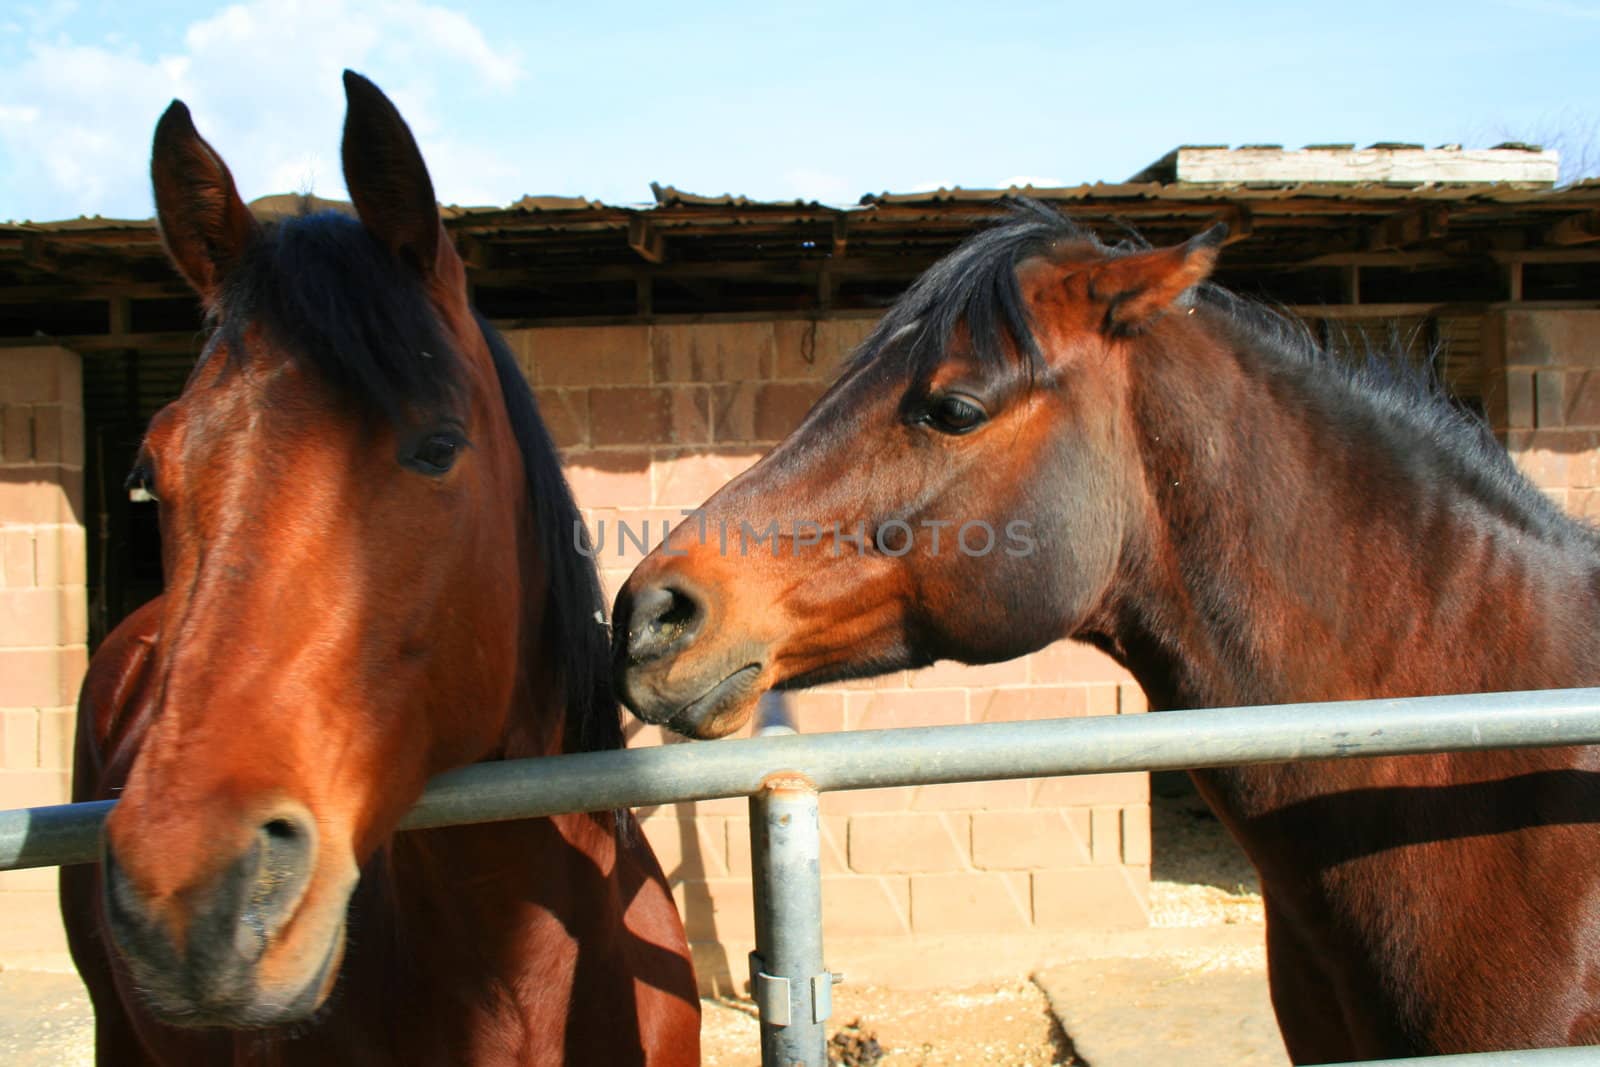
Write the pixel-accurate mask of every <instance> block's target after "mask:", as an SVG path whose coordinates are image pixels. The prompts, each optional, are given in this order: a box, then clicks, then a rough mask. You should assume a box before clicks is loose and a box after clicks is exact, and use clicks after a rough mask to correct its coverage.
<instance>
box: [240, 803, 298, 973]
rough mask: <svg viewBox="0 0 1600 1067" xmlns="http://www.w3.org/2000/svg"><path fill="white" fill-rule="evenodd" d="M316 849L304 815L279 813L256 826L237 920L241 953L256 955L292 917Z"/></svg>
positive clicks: (250, 955)
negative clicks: (252, 866)
mask: <svg viewBox="0 0 1600 1067" xmlns="http://www.w3.org/2000/svg"><path fill="white" fill-rule="evenodd" d="M316 847H317V844H316V829H315V825H314V824H313V823H312V821H311V818H310V814H309V813H307V812H289V813H283V814H279V815H278V816H277V817H275V818H272V819H268V820H267V821H266V822H264V823H262V824H261V828H260V829H259V830H258V831H257V832H256V844H255V850H254V851H255V860H256V863H255V871H254V872H253V877H251V879H250V883H249V888H248V890H247V892H246V897H245V902H244V907H243V909H242V911H241V913H240V915H239V930H238V935H237V937H238V940H237V945H238V948H239V950H240V952H241V954H243V955H245V956H247V957H255V956H259V955H260V953H261V952H262V951H263V950H264V949H265V947H266V944H267V942H268V941H270V940H271V939H272V937H273V936H274V935H276V934H277V932H278V931H279V930H281V929H282V928H283V926H284V924H286V923H287V922H288V921H289V918H290V917H291V916H292V915H293V914H294V911H295V908H296V907H297V906H298V905H299V903H300V898H301V897H302V896H303V895H304V894H305V889H306V885H307V883H309V882H310V880H311V871H312V867H313V866H314V861H315V856H316Z"/></svg>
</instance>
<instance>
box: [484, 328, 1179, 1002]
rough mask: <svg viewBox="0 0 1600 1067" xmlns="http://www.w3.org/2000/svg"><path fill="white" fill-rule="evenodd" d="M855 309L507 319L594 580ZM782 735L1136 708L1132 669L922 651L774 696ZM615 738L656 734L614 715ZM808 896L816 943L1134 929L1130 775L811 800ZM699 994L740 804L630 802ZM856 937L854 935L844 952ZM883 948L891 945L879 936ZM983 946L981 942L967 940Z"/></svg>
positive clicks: (722, 462)
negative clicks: (685, 937) (593, 554)
mask: <svg viewBox="0 0 1600 1067" xmlns="http://www.w3.org/2000/svg"><path fill="white" fill-rule="evenodd" d="M872 325H873V323H872V320H870V319H834V320H826V321H801V320H791V321H784V320H780V321H765V322H721V323H697V324H670V325H667V324H662V325H653V326H649V325H640V326H610V327H583V328H549V329H531V330H521V331H513V332H512V333H510V334H508V340H510V342H511V343H512V346H513V349H514V350H515V351H516V352H517V353H518V357H519V361H520V363H521V365H522V368H523V371H524V373H525V374H527V375H528V378H529V381H530V382H532V383H533V385H534V388H535V392H536V394H537V396H538V400H539V405H540V410H541V411H542V413H543V415H544V417H545V420H546V422H547V423H548V425H549V426H550V428H551V432H552V434H553V435H554V436H555V438H556V440H557V443H558V444H559V445H560V446H561V448H562V452H563V457H564V459H565V461H566V465H567V472H568V476H569V478H570V479H571V481H572V485H573V489H574V492H575V493H576V494H577V497H578V502H579V504H580V506H581V507H582V508H583V509H584V512H585V515H586V517H587V518H588V520H589V522H590V527H591V532H592V535H595V533H594V532H595V531H596V527H597V524H598V523H599V521H600V520H604V521H605V524H606V538H605V544H604V546H603V548H602V550H601V552H600V563H601V569H602V574H603V576H604V579H605V582H606V586H607V590H608V592H609V593H611V594H613V595H614V594H615V592H616V589H617V588H618V586H619V585H620V584H621V582H622V580H623V579H624V578H626V577H627V575H628V573H629V572H630V571H631V570H632V568H633V567H634V565H635V564H636V563H637V562H638V561H639V559H641V558H642V556H643V552H642V551H641V550H640V548H639V546H638V544H637V543H635V542H634V541H631V540H630V541H624V542H623V543H621V544H620V545H619V543H618V537H617V533H616V531H617V523H618V521H619V520H620V521H622V522H624V523H627V524H628V526H629V528H630V529H631V530H634V531H635V532H637V531H638V530H640V529H641V527H642V524H643V523H646V522H648V523H649V538H648V544H649V545H651V546H653V545H654V544H657V543H659V542H660V540H661V538H662V535H663V523H665V524H666V527H668V528H670V527H671V526H672V525H675V524H676V523H677V522H678V521H679V519H680V518H681V515H680V509H683V508H691V507H695V506H697V505H699V504H700V503H701V502H702V501H704V500H705V498H706V497H708V496H710V495H711V493H712V492H714V491H715V490H716V489H717V488H719V487H720V486H721V485H722V484H723V483H725V482H726V481H727V480H728V479H729V478H731V477H733V476H734V475H736V474H738V473H739V472H740V471H742V470H744V469H745V468H746V467H748V466H749V465H750V464H752V463H754V462H755V461H756V460H757V459H758V458H760V456H761V455H762V454H763V453H765V452H766V451H767V449H769V448H770V447H771V446H772V445H773V444H775V443H777V441H778V440H780V439H781V438H783V437H784V436H786V435H787V434H788V433H789V431H790V430H791V429H793V428H794V426H795V425H797V424H798V423H799V421H800V418H801V416H802V415H804V414H805V412H806V411H807V410H808V409H809V408H810V406H811V404H812V403H813V402H814V401H815V400H816V398H817V397H818V396H820V395H821V393H822V391H823V389H824V388H825V386H826V384H827V383H828V381H829V380H830V379H831V377H832V375H833V373H834V371H835V370H836V369H837V368H838V366H839V364H840V362H841V361H842V360H843V359H844V358H845V357H846V356H847V355H848V354H849V353H850V351H852V350H853V349H854V348H855V346H856V345H857V344H858V343H859V342H860V341H861V339H862V338H864V337H865V336H866V334H867V332H868V331H869V330H870V329H871V327H872ZM793 707H794V711H795V714H796V717H797V719H798V721H799V725H800V728H801V730H802V731H804V732H807V733H817V732H822V731H826V730H841V729H851V730H855V729H873V728H880V727H895V726H924V725H942V724H953V723H968V722H992V721H1009V720H1017V719H1031V718H1050V717H1057V716H1070V715H1111V714H1128V713H1137V712H1142V711H1144V710H1145V703H1144V697H1143V694H1142V693H1141V691H1140V690H1139V688H1138V686H1137V685H1136V684H1134V682H1133V680H1132V678H1131V677H1129V676H1128V675H1127V674H1126V673H1125V672H1123V671H1122V670H1121V669H1120V668H1118V667H1117V666H1116V665H1115V664H1114V663H1112V662H1111V661H1110V660H1109V659H1107V658H1106V657H1105V656H1103V655H1101V654H1100V653H1098V652H1095V651H1093V650H1092V649H1089V648H1087V647H1084V646H1076V645H1068V644H1060V645H1056V646H1052V647H1050V648H1048V649H1045V650H1043V651H1041V652H1038V653H1035V654H1033V655H1030V656H1026V657H1023V658H1022V659H1019V660H1014V661H1012V662H1009V663H1003V664H997V665H994V666H987V667H975V668H974V667H963V666H960V665H957V664H950V663H941V664H938V665H935V666H934V667H931V668H928V669H926V670H922V671H915V672H903V671H902V672H897V673H895V674H892V675H890V676H888V677H885V678H877V679H873V680H871V681H867V682H862V683H856V684H851V685H839V686H828V687H824V688H820V689H817V690H813V691H809V692H805V693H799V694H794V696H793ZM629 731H630V734H631V735H632V738H631V740H630V744H633V745H643V744H660V743H664V742H666V743H670V741H671V739H670V738H667V737H664V736H663V735H662V733H661V731H660V730H659V729H657V728H643V727H641V726H640V725H639V724H638V723H631V724H630V726H629ZM822 813H823V838H824V839H823V879H824V887H823V896H824V907H825V909H826V914H825V919H826V923H827V935H828V950H829V958H830V961H831V963H832V964H833V965H834V966H839V967H844V968H846V969H849V968H850V967H851V960H852V953H853V951H854V946H855V945H856V944H857V943H859V944H860V945H862V946H866V945H867V944H869V943H870V944H873V945H875V946H876V947H877V949H878V950H881V949H882V946H883V945H884V943H885V941H886V940H887V941H888V942H889V943H890V944H891V945H892V944H894V943H901V944H903V945H904V946H905V947H906V949H908V950H909V948H910V947H911V946H913V945H916V944H919V943H922V942H924V941H927V940H930V939H939V938H946V939H949V938H967V937H971V936H972V935H979V936H980V938H982V937H988V936H991V935H993V936H1001V935H1025V936H1026V937H1028V938H1037V937H1040V936H1046V935H1048V934H1049V933H1051V932H1056V931H1066V930H1075V929H1105V928H1112V927H1128V926H1142V925H1144V924H1145V923H1146V922H1147V918H1148V913H1147V896H1148V885H1149V869H1150V819H1149V789H1148V782H1147V779H1146V776H1145V775H1142V774H1125V775H1106V776H1099V777H1094V778H1081V779H1075V780H1057V781H1016V782H999V783H974V784H964V785H947V786H929V787H923V788H918V789H885V790H869V791H863V792H857V793H835V794H826V795H824V797H823V799H822ZM641 815H643V816H644V828H645V834H646V836H647V837H648V838H649V840H650V842H651V844H652V845H653V846H654V847H655V849H656V852H657V854H658V855H659V856H660V857H661V861H662V864H663V866H664V867H665V868H666V870H667V872H668V874H669V876H670V877H671V879H672V881H673V884H674V891H675V893H676V894H677V898H678V902H679V904H680V906H681V908H682V909H683V912H684V917H685V922H686V923H687V925H688V929H689V936H690V939H691V940H692V941H693V942H694V944H695V949H696V954H697V959H698V964H699V970H700V973H701V979H702V982H703V983H705V984H706V986H707V987H708V988H715V987H718V986H722V987H724V988H726V987H727V986H728V984H729V983H730V982H731V983H732V985H734V986H739V985H741V984H742V981H743V975H744V973H745V964H744V955H745V953H746V952H747V951H748V950H749V948H750V947H751V942H752V939H753V931H752V929H751V910H750V909H751V891H750V881H749V877H748V871H749V848H750V844H749V821H748V815H747V807H746V802H745V801H743V800H726V801H714V802H708V803H699V804H681V805H675V806H672V807H671V808H667V809H661V810H654V811H649V812H642V813H641ZM863 951H865V948H863ZM891 951H893V950H892V949H891ZM984 951H985V949H984V942H983V941H982V940H981V939H975V940H972V941H971V948H970V952H971V953H974V954H981V953H983V952H984Z"/></svg>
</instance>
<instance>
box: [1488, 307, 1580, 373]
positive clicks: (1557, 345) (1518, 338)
mask: <svg viewBox="0 0 1600 1067" xmlns="http://www.w3.org/2000/svg"><path fill="white" fill-rule="evenodd" d="M1503 322H1504V330H1505V362H1506V365H1507V366H1512V367H1549V366H1561V365H1576V366H1584V365H1588V364H1593V363H1596V362H1600V350H1597V349H1596V348H1595V343H1594V339H1595V338H1596V337H1597V336H1600V312H1595V311H1507V312H1505V315H1504V319H1503Z"/></svg>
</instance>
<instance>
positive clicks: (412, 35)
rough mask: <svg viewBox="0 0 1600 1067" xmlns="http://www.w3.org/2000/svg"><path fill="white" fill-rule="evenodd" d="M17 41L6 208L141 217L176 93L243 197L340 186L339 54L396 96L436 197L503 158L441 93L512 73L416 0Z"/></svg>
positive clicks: (1, 211)
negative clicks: (151, 50) (160, 47)
mask: <svg viewBox="0 0 1600 1067" xmlns="http://www.w3.org/2000/svg"><path fill="white" fill-rule="evenodd" d="M27 51H28V55H27V58H26V59H24V60H23V62H21V63H20V64H17V65H16V66H15V67H13V68H11V69H9V70H3V71H0V155H3V156H4V157H5V159H4V163H3V165H0V217H7V218H17V217H31V218H34V219H47V218H62V217H69V216H73V215H79V214H104V215H110V216H121V217H135V218H137V217H144V216H148V215H149V214H150V213H151V205H150V193H149V186H148V182H149V179H148V177H147V175H148V165H149V151H150V147H149V146H150V135H151V133H152V131H153V130H154V128H155V122H156V119H157V118H158V117H159V116H160V115H161V112H162V111H163V110H164V109H165V108H166V105H167V103H168V101H170V100H172V99H174V98H180V99H183V100H185V101H186V102H187V103H188V104H189V105H190V107H191V108H192V109H193V112H194V115H195V122H196V125H198V126H199V128H200V131H201V133H202V134H203V135H204V136H205V137H206V139H207V140H209V141H211V143H212V144H214V145H215V146H216V147H217V149H218V150H219V151H220V152H221V153H222V155H223V157H224V158H225V159H226V160H227V161H228V165H229V167H230V168H232V170H233V173H234V177H235V178H236V180H237V181H238V183H239V186H240V191H241V192H242V193H243V195H244V196H245V197H246V198H247V199H252V198H254V197H257V196H262V195H265V194H268V193H277V192H301V191H310V189H309V188H308V186H310V187H311V188H314V189H315V191H316V192H318V193H319V194H321V195H323V196H343V195H344V186H343V181H342V179H341V177H340V174H339V168H338V165H337V146H338V143H339V142H338V138H339V129H340V125H341V123H342V122H343V118H344V91H343V87H342V84H341V82H340V78H339V75H340V72H341V71H342V70H343V69H344V68H346V67H350V68H352V69H355V70H359V71H361V72H362V73H364V74H368V75H369V76H371V77H373V79H374V80H375V81H377V82H378V84H379V85H381V86H382V87H383V89H384V91H385V92H387V93H389V94H390V96H391V97H393V99H394V100H395V102H396V104H397V105H398V106H399V107H400V109H401V111H402V113H403V114H405V116H406V119H407V121H408V122H409V123H410V124H411V128H412V130H413V131H414V132H415V133H416V135H417V139H418V141H419V142H420V143H421V145H422V149H423V153H424V155H425V156H427V157H428V159H429V161H430V165H431V166H432V168H433V175H434V184H435V188H436V189H437V191H438V193H439V195H440V197H441V198H442V199H444V200H447V201H450V200H458V201H463V202H466V201H472V200H478V201H480V202H481V200H482V198H483V193H484V188H483V186H482V184H481V181H482V178H483V177H489V176H495V175H500V176H503V175H504V174H505V172H506V170H507V169H508V168H507V166H506V165H505V164H504V163H502V162H499V161H498V160H497V159H496V158H494V153H493V151H492V150H489V149H482V148H477V149H475V148H474V147H473V146H470V145H458V144H456V143H455V142H454V140H453V139H452V137H451V136H450V134H449V133H448V131H446V130H445V129H444V127H443V125H442V123H441V122H440V121H439V119H438V118H437V106H436V102H437V100H438V98H439V97H440V95H442V94H443V93H448V92H452V91H454V90H455V89H456V88H458V87H459V86H462V85H466V86H475V87H477V88H479V89H481V90H482V91H486V92H490V93H504V92H506V91H508V90H510V88H511V87H512V86H513V85H514V84H515V83H516V82H517V81H518V80H519V79H520V77H521V76H522V70H521V67H520V65H519V61H518V59H517V57H516V56H515V55H514V54H511V53H509V52H508V51H506V50H504V49H498V48H495V47H493V46H491V45H490V43H489V42H488V40H487V39H486V38H485V37H484V35H483V33H482V31H480V30H479V29H478V28H477V26H476V25H474V24H473V23H472V21H471V20H470V19H468V18H467V16H465V15H463V14H461V13H459V12H455V11H450V10H447V9H445V8H442V7H438V6H435V5H432V4H428V3H424V2H421V0H319V2H309V0H251V2H247V3H241V4H234V5H232V6H229V7H226V8H224V9H222V10H220V11H218V12H217V13H216V14H214V15H211V16H209V17H207V18H205V19H202V20H200V21H197V22H195V23H193V24H191V25H190V26H189V27H188V28H187V30H186V31H185V33H184V37H183V41H182V45H181V47H179V48H175V49H174V50H172V51H170V52H168V53H164V54H160V55H156V56H144V55H140V54H139V53H138V52H137V51H134V50H131V49H123V50H117V49H114V48H112V47H108V46H104V45H81V44H75V43H72V42H70V41H65V40H61V39H59V38H57V39H53V40H45V39H43V38H42V37H39V36H35V37H34V40H33V42H32V43H31V44H30V45H29V47H28V50H27ZM463 160H468V161H470V167H464V166H463V162H462V161H463Z"/></svg>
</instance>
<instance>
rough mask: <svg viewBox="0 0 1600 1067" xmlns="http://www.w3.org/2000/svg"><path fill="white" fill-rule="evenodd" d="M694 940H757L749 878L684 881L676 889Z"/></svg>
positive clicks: (674, 895)
mask: <svg viewBox="0 0 1600 1067" xmlns="http://www.w3.org/2000/svg"><path fill="white" fill-rule="evenodd" d="M672 898H673V900H675V901H677V904H678V914H679V915H682V916H683V928H684V932H685V933H687V934H688V935H689V938H690V940H692V941H713V940H715V941H753V940H755V897H754V894H753V893H752V892H751V888H750V880H749V879H748V878H716V879H709V880H705V881H701V880H698V879H696V880H692V881H686V882H681V883H679V884H677V885H675V886H673V887H672Z"/></svg>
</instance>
